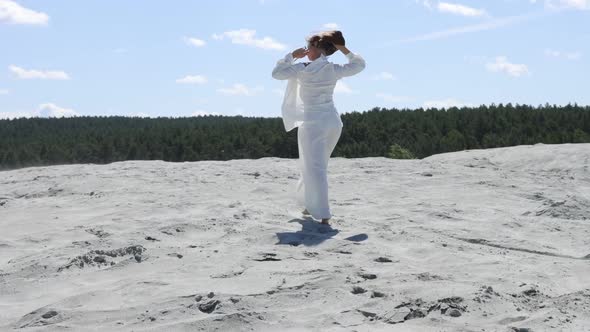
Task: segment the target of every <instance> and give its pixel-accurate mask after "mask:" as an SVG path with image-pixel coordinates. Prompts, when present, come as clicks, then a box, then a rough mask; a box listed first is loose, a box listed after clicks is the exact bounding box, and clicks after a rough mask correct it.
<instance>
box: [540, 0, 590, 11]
mask: <svg viewBox="0 0 590 332" xmlns="http://www.w3.org/2000/svg"><path fill="white" fill-rule="evenodd" d="M545 8H547V9H553V10H560V9H577V10H588V9H590V0H545Z"/></svg>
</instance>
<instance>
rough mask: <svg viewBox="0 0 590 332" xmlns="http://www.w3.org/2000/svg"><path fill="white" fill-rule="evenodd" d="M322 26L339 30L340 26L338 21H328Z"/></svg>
mask: <svg viewBox="0 0 590 332" xmlns="http://www.w3.org/2000/svg"><path fill="white" fill-rule="evenodd" d="M322 28H324V29H328V30H338V29H339V28H340V27H339V26H338V24H337V23H326V24H324V25H322Z"/></svg>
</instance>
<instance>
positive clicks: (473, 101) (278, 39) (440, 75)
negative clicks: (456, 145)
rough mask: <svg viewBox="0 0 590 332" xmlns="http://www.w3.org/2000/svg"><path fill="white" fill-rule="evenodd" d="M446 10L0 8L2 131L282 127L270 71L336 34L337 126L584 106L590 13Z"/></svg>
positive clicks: (303, 4)
mask: <svg viewBox="0 0 590 332" xmlns="http://www.w3.org/2000/svg"><path fill="white" fill-rule="evenodd" d="M449 1H450V2H443V1H434V0H396V1H382V0H363V1H353V0H323V1H319V0H316V1H309V0H298V1H288V0H216V1H204V0H203V1H188V0H177V1H155V0H142V1H129V0H128V1H122V0H101V1H74V0H67V1H66V0H16V1H13V0H0V118H15V117H31V116H42V117H48V116H56V117H61V116H98V115H103V116H111V115H118V116H149V117H188V116H199V115H207V114H219V115H230V116H234V115H242V116H261V117H279V116H280V115H281V111H280V107H281V103H282V96H283V91H284V90H285V87H286V84H287V83H286V81H279V80H275V79H273V78H272V77H271V72H272V69H273V67H274V66H275V64H276V62H277V61H278V60H279V59H281V58H282V57H284V56H285V55H286V54H287V53H289V52H291V51H293V50H294V49H296V48H299V47H303V46H305V37H306V36H308V35H310V34H312V33H315V32H319V31H323V30H334V29H337V30H340V31H342V32H343V35H344V37H345V39H346V46H347V47H348V48H349V49H350V50H351V51H352V52H354V53H357V54H360V55H361V56H362V57H363V58H364V59H365V61H366V63H367V66H366V68H365V70H364V71H363V72H361V73H360V74H357V75H355V76H352V77H347V78H345V79H343V80H341V81H339V83H338V85H337V87H336V91H335V95H334V101H335V105H336V108H337V109H338V111H339V112H340V113H341V114H342V113H347V112H354V111H356V112H363V111H366V110H370V109H372V108H374V107H385V108H393V107H395V108H410V109H414V108H419V107H424V108H428V107H451V106H479V105H482V104H485V105H490V104H492V103H495V104H499V103H504V104H505V103H509V102H511V103H513V104H528V105H533V106H537V105H540V104H545V103H550V104H557V105H565V104H568V103H572V104H573V103H577V104H579V105H590V88H589V87H590V75H589V73H590V0H493V1H490V0H487V1H483V0H480V1H468V0H457V1H454V0H449ZM329 60H330V61H332V62H335V63H346V61H347V59H346V57H344V55H343V54H342V53H340V52H337V53H336V54H334V55H332V56H330V57H329ZM299 61H301V60H299Z"/></svg>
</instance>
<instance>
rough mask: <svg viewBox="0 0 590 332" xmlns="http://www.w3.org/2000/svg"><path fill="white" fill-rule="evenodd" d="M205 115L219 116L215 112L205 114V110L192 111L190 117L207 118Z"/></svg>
mask: <svg viewBox="0 0 590 332" xmlns="http://www.w3.org/2000/svg"><path fill="white" fill-rule="evenodd" d="M207 115H221V114H219V113H217V112H207V111H205V110H196V111H194V112H193V113H192V114H191V116H207Z"/></svg>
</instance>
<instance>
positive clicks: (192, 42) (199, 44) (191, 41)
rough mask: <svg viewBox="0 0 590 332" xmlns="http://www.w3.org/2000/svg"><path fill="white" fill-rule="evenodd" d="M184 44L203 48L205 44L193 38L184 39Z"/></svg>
mask: <svg viewBox="0 0 590 332" xmlns="http://www.w3.org/2000/svg"><path fill="white" fill-rule="evenodd" d="M184 42H185V43H187V44H188V45H191V46H195V47H203V46H205V44H206V43H205V41H204V40H202V39H198V38H193V37H184Z"/></svg>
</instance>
